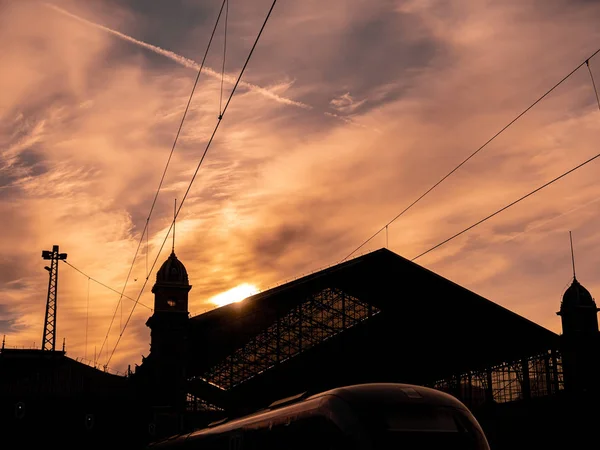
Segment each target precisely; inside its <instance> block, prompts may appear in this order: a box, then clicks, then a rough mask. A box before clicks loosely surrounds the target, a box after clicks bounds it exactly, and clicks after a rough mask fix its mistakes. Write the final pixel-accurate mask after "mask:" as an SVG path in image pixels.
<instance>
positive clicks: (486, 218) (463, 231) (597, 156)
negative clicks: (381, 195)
mask: <svg viewBox="0 0 600 450" xmlns="http://www.w3.org/2000/svg"><path fill="white" fill-rule="evenodd" d="M599 157H600V153H598V154H597V155H595V156H592V157H591V158H590V159H588V160H586V161H584V162H582V163H581V164H578V165H577V166H575V167H573V168H572V169H569V170H568V171H566V172H564V173H563V174H562V175H559V176H558V177H556V178H554V179H552V180H550V181H548V182H547V183H545V184H543V185H541V186H540V187H538V188H537V189H534V190H533V191H531V192H529V193H528V194H525V195H524V196H523V197H521V198H519V199H517V200H515V201H514V202H511V203H509V204H508V205H506V206H504V207H502V208H500V209H499V210H497V211H496V212H494V213H492V214H490V215H489V216H487V217H484V218H483V219H481V220H479V221H478V222H475V223H474V224H473V225H471V226H469V227H467V228H465V229H464V230H462V231H459V232H458V233H456V234H455V235H453V236H450V237H449V238H448V239H446V240H444V241H442V242H440V243H439V244H437V245H434V246H433V247H431V248H430V249H429V250H426V251H424V252H423V253H421V254H419V255H417V256H415V257H414V258H413V259H411V261H414V260H416V259H417V258H420V257H421V256H424V255H426V254H427V253H429V252H431V251H433V250H435V249H436V248H439V247H441V246H442V245H444V244H446V243H448V242H450V241H451V240H452V239H454V238H457V237H458V236H460V235H461V234H464V233H466V232H467V231H469V230H471V229H473V228H475V227H476V226H477V225H480V224H482V223H483V222H485V221H486V220H488V219H491V218H492V217H494V216H496V215H498V214H500V213H501V212H502V211H505V210H507V209H508V208H510V207H511V206H514V205H516V204H517V203H519V202H520V201H522V200H525V199H526V198H527V197H530V196H532V195H533V194H535V193H536V192H539V191H541V190H542V189H544V188H545V187H547V186H550V185H551V184H552V183H555V182H556V181H558V180H560V179H561V178H564V177H566V176H567V175H569V174H570V173H572V172H575V171H576V170H577V169H579V168H581V167H583V166H585V165H586V164H589V163H591V162H592V161H594V160H595V159H597V158H599Z"/></svg>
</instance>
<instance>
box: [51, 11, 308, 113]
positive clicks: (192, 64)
mask: <svg viewBox="0 0 600 450" xmlns="http://www.w3.org/2000/svg"><path fill="white" fill-rule="evenodd" d="M44 6H47V7H48V8H51V9H53V10H54V11H56V12H59V13H60V14H63V15H65V16H67V17H70V18H71V19H75V20H77V21H79V22H81V23H83V24H86V25H88V26H90V27H93V28H96V29H98V30H101V31H104V32H106V33H109V34H112V35H113V36H116V37H118V38H119V39H122V40H124V41H127V42H131V43H132V44H135V45H138V46H140V47H143V48H145V49H148V50H150V51H151V52H154V53H156V54H158V55H162V56H165V57H167V58H169V59H170V60H172V61H175V62H176V63H177V64H180V65H182V66H184V67H187V68H189V69H194V70H200V64H198V63H197V62H196V61H194V60H191V59H189V58H186V57H184V56H181V55H178V54H177V53H174V52H172V51H170V50H165V49H164V48H160V47H157V46H156V45H152V44H148V43H147V42H143V41H140V40H138V39H135V38H133V37H131V36H128V35H126V34H123V33H120V32H119V31H116V30H113V29H112V28H108V27H105V26H104V25H100V24H98V23H95V22H91V21H89V20H87V19H84V18H82V17H79V16H77V15H75V14H73V13H70V12H69V11H66V10H64V9H62V8H59V7H58V6H56V5H53V4H51V3H44ZM202 71H203V72H204V73H206V74H207V75H210V76H211V77H213V78H218V79H221V74H220V73H219V72H216V71H215V70H213V69H211V68H209V67H206V66H204V68H203V69H202ZM223 79H224V80H225V81H227V82H228V83H230V84H235V82H236V80H237V78H236V77H233V76H231V75H227V74H225V75H224V76H223ZM239 84H240V86H244V87H246V88H247V89H249V90H251V91H254V92H256V93H258V94H261V95H263V96H265V97H268V98H270V99H272V100H275V101H276V102H278V103H283V104H285V105H290V106H296V107H298V108H302V109H312V106H310V105H307V104H306V103H302V102H297V101H295V100H292V99H289V98H286V97H282V96H280V95H277V94H275V93H274V92H271V91H270V90H268V89H265V88H263V87H261V86H257V85H255V84H252V83H248V82H246V81H240V83H239Z"/></svg>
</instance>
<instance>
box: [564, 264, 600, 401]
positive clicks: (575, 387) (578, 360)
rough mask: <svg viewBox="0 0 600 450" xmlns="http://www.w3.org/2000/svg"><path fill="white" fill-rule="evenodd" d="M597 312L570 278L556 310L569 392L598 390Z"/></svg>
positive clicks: (586, 293) (599, 335) (588, 296)
mask: <svg viewBox="0 0 600 450" xmlns="http://www.w3.org/2000/svg"><path fill="white" fill-rule="evenodd" d="M598 311H599V309H598V308H597V306H596V302H595V301H594V299H593V297H592V295H591V294H590V292H589V291H588V290H587V289H586V288H585V287H583V286H582V285H581V284H580V283H579V281H577V278H576V277H575V276H573V283H572V284H571V286H569V288H568V289H567V290H566V291H565V293H564V295H563V298H562V302H561V304H560V311H559V312H557V313H556V314H557V315H559V316H560V318H561V322H562V330H563V334H562V336H561V350H562V355H563V369H564V376H565V389H567V390H569V391H571V392H590V391H596V390H598V385H599V383H600V371H599V359H600V345H599V344H600V332H599V330H598Z"/></svg>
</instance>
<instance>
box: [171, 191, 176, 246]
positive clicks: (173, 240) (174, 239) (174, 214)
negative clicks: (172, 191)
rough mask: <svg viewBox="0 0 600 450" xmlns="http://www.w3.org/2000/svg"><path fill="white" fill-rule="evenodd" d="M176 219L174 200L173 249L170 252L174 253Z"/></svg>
mask: <svg viewBox="0 0 600 450" xmlns="http://www.w3.org/2000/svg"><path fill="white" fill-rule="evenodd" d="M176 218H177V199H175V204H174V205H173V248H172V249H171V251H172V252H173V253H175V219H176Z"/></svg>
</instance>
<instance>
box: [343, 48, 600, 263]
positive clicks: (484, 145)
mask: <svg viewBox="0 0 600 450" xmlns="http://www.w3.org/2000/svg"><path fill="white" fill-rule="evenodd" d="M599 52H600V48H599V49H598V50H596V51H595V52H594V53H592V55H591V56H590V57H588V58H587V59H586V60H585V61H583V62H582V63H581V64H579V65H578V66H577V67H575V68H574V69H573V70H572V71H571V72H569V74H568V75H566V76H565V77H563V78H562V79H561V80H560V81H559V82H558V83H556V84H555V85H554V86H552V87H551V88H550V89H549V90H547V91H546V93H545V94H544V95H542V96H541V97H539V98H538V99H537V100H536V101H535V102H533V103H532V104H531V105H529V106H528V107H527V108H525V109H524V110H523V111H522V112H521V113H520V114H519V115H517V116H516V117H515V118H514V119H513V120H511V121H510V122H509V123H508V124H506V125H505V126H504V127H503V128H502V129H500V131H498V132H497V133H496V134H494V135H493V136H492V137H491V138H489V139H488V140H487V141H486V142H485V143H484V144H483V145H482V146H480V147H479V148H478V149H477V150H475V151H474V152H473V153H471V154H470V155H469V156H468V157H467V158H465V159H464V160H463V161H462V162H461V163H460V164H459V165H457V166H456V167H455V168H454V169H452V170H451V171H450V172H448V173H447V174H446V175H444V177H442V178H441V179H440V180H439V181H438V182H437V183H435V184H434V185H433V186H431V187H430V188H429V189H427V190H426V191H425V192H424V193H423V194H421V196H420V197H418V198H417V199H416V200H414V201H413V202H412V203H411V204H410V205H408V206H407V207H406V208H404V209H403V210H402V211H401V212H400V213H399V214H398V215H396V217H394V218H393V219H392V220H390V221H389V222H388V223H386V224H385V225H384V226H383V227H381V228H380V229H379V230H377V232H375V233H374V234H373V235H372V236H371V237H369V238H368V239H367V240H366V241H364V242H363V243H362V244H360V245H359V246H358V247H356V248H355V249H354V250H352V252H350V254H348V256H346V257H345V258H344V259H342V260H341V261H340V262H344V261H346V260H347V259H348V258H349V257H350V256H352V255H353V254H354V253H356V252H357V251H358V250H360V249H361V248H362V247H364V246H365V245H366V244H368V243H369V242H370V241H371V240H372V239H373V238H374V237H375V236H377V235H378V234H379V233H381V232H382V231H383V230H385V229H386V227H388V226H389V225H391V224H392V223H393V222H395V221H396V220H397V219H398V218H400V216H402V215H403V214H404V213H406V212H407V211H408V210H409V209H411V208H412V207H413V206H414V205H416V204H417V203H418V202H420V201H421V200H422V199H423V198H424V197H425V196H426V195H427V194H429V193H430V192H431V191H433V190H434V189H435V188H436V187H438V186H439V185H440V184H442V183H443V182H444V181H445V180H446V179H447V178H448V177H450V176H451V175H452V174H453V173H454V172H456V171H457V170H458V169H460V168H461V167H462V166H463V165H464V164H466V163H467V161H469V160H470V159H471V158H473V157H474V156H475V155H477V154H478V153H479V152H480V151H481V150H483V149H484V148H485V147H487V146H488V144H490V143H491V142H492V141H493V140H494V139H496V138H497V137H498V136H500V135H501V134H502V133H503V132H504V131H506V130H507V129H508V128H509V127H510V126H511V125H512V124H514V123H515V122H516V121H517V120H519V119H520V118H521V117H523V116H524V115H525V114H526V113H527V112H528V111H529V110H530V109H532V108H533V107H534V106H535V105H537V104H538V103H539V102H541V101H542V100H543V99H544V98H546V97H547V96H548V95H549V94H550V93H551V92H552V91H554V90H555V89H556V88H557V87H558V86H560V85H561V84H562V83H564V82H565V81H566V80H567V79H568V78H570V77H571V75H573V74H574V73H575V72H577V71H578V70H579V69H580V68H581V67H582V66H583V65H585V64H588V67H589V60H590V59H592V58H593V57H594V56H596V54H598V53H599ZM599 105H600V101H599Z"/></svg>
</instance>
